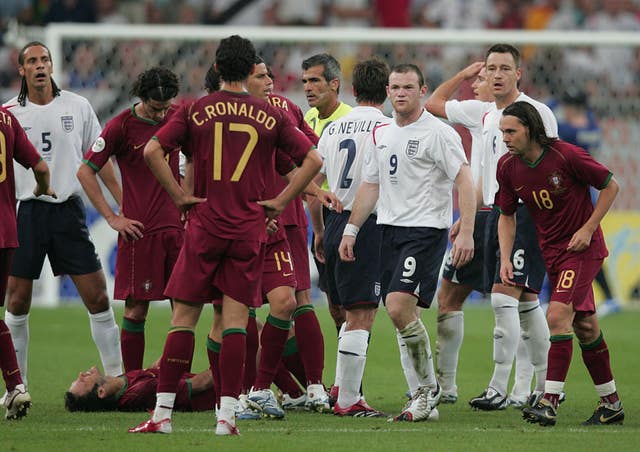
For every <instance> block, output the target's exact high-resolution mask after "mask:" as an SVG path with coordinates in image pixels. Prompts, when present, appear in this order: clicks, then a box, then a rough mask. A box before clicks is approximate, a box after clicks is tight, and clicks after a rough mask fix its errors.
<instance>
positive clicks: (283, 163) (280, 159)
mask: <svg viewBox="0 0 640 452" xmlns="http://www.w3.org/2000/svg"><path fill="white" fill-rule="evenodd" d="M294 168H295V164H294V163H293V160H291V157H290V156H289V155H288V154H287V153H286V152H284V151H283V150H281V149H276V172H277V173H278V174H279V175H281V176H286V175H287V174H289V173H290V172H291V171H292V170H293V169H294Z"/></svg>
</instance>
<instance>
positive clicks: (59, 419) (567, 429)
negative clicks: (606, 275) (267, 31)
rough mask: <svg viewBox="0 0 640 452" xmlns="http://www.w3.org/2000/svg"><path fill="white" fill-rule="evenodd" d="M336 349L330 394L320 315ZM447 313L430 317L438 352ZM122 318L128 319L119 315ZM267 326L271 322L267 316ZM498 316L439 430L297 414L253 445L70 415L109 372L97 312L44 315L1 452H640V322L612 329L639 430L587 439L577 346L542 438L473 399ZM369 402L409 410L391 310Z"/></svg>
mask: <svg viewBox="0 0 640 452" xmlns="http://www.w3.org/2000/svg"><path fill="white" fill-rule="evenodd" d="M317 312H318V314H319V317H320V318H321V322H322V326H323V331H324V333H325V342H326V347H325V349H326V355H325V356H326V366H325V373H324V378H325V383H326V384H327V385H330V384H331V382H332V379H333V371H334V366H335V348H336V339H335V329H334V328H333V327H332V326H331V322H330V319H329V315H328V311H327V310H326V309H325V308H318V309H317ZM434 314H435V313H434V312H426V313H424V314H423V317H424V319H425V321H426V323H427V328H428V329H429V331H430V333H431V341H432V344H433V343H434V342H435V331H436V329H435V318H434V317H435V315H434ZM116 315H117V318H118V319H120V318H121V316H122V311H121V309H117V313H116ZM259 315H260V316H261V317H262V318H264V313H260V314H259ZM210 316H211V311H210V308H208V309H206V310H205V312H204V313H203V315H202V318H201V322H200V325H199V329H198V332H197V336H196V353H195V357H194V364H193V370H194V371H200V370H202V369H204V368H205V367H206V366H208V363H207V358H206V353H205V348H204V347H205V346H204V344H205V339H206V333H207V328H208V324H209V321H210V318H211V317H210ZM169 317H170V311H169V309H167V308H164V307H157V308H152V310H151V311H150V314H149V319H148V321H147V352H146V356H145V363H146V364H148V363H151V362H152V361H153V360H155V359H156V358H157V357H158V356H160V354H161V352H162V346H163V343H164V339H165V335H166V331H167V325H168V322H169ZM492 317H493V316H492V313H491V310H490V309H488V308H485V307H473V306H472V307H469V308H467V309H466V311H465V323H466V325H465V326H466V333H465V341H464V345H463V349H462V353H461V356H460V365H459V369H458V386H459V388H460V389H459V391H460V399H459V401H458V403H457V404H455V405H444V406H440V420H439V421H436V422H422V423H416V424H410V423H388V422H386V420H384V419H342V418H336V417H334V416H332V415H328V414H324V415H323V414H316V413H307V412H293V413H291V412H290V413H288V414H287V417H286V419H285V420H283V421H268V420H264V421H245V422H242V421H240V422H238V424H239V427H240V430H241V433H242V436H241V437H239V438H238V437H233V438H229V437H224V438H219V437H215V435H214V434H213V426H214V417H213V414H212V413H177V414H175V415H174V418H173V430H174V432H173V434H171V435H132V434H128V433H127V428H129V427H132V426H134V425H136V424H138V423H139V422H142V421H143V420H145V419H146V418H147V415H146V414H145V413H95V414H81V413H67V412H66V411H65V410H64V407H63V394H64V392H65V390H66V389H67V388H68V386H69V384H70V382H71V381H72V380H73V379H74V378H76V376H77V374H78V372H79V371H81V370H84V369H86V368H88V367H89V366H90V365H92V364H97V363H99V358H98V354H97V351H96V349H95V346H94V344H93V342H92V340H91V337H90V332H89V322H88V319H87V314H86V311H85V310H84V309H83V308H81V307H77V306H63V307H60V308H58V309H51V310H48V309H33V310H32V313H31V346H30V360H29V386H30V392H31V395H32V397H33V400H34V404H33V407H32V409H31V411H30V412H29V415H28V416H27V417H26V418H25V419H23V420H22V421H14V422H8V421H4V420H2V421H0V450H2V451H22V450H38V451H43V450H48V451H57V450H65V451H66V450H69V451H76V450H87V451H102V450H119V451H120V450H123V451H126V450H138V451H142V450H154V451H163V450H188V451H195V450H256V451H258V450H274V451H275V450H294V451H301V450H329V449H330V448H333V449H335V450H365V451H366V450H394V449H395V450H429V451H431V450H476V451H481V450H492V451H493V450H540V451H548V450H562V451H567V450H588V449H591V450H593V451H603V450H615V451H628V450H640V408H639V406H640V384H638V374H639V373H640V359H639V358H638V352H637V348H636V347H637V344H638V334H637V330H636V326H637V325H638V324H640V312H637V311H634V312H625V313H623V314H618V315H615V316H611V317H608V318H605V319H604V320H602V322H601V323H602V327H603V330H604V333H605V337H606V339H607V342H608V344H609V348H610V350H611V358H612V365H613V370H614V374H615V376H616V383H617V385H618V388H619V392H620V395H621V397H622V400H623V403H624V407H625V412H626V416H627V420H626V421H625V424H624V425H623V426H612V427H600V428H585V427H582V426H581V425H580V423H581V422H582V421H583V420H585V419H586V418H587V417H589V416H590V415H591V412H592V411H593V409H594V408H595V405H596V402H597V396H596V394H595V390H594V388H593V384H592V383H591V381H590V379H589V376H588V374H587V371H586V369H585V368H584V365H583V364H582V360H581V357H580V350H579V348H578V346H577V344H574V359H573V363H572V366H571V370H570V372H569V377H568V382H567V385H566V392H567V397H568V399H567V401H566V402H565V403H564V404H563V405H562V406H561V408H560V411H559V420H558V425H556V426H555V427H553V428H542V427H538V426H532V425H529V424H526V423H525V422H524V421H523V420H522V419H521V417H520V412H519V411H517V410H515V409H508V410H506V411H500V412H492V413H485V412H474V411H472V410H471V409H470V408H469V406H468V405H467V400H468V399H469V398H471V397H473V396H475V395H477V394H478V393H480V392H481V391H482V389H483V388H484V387H485V385H486V384H487V383H488V381H489V379H490V376H491V372H492V369H493V363H492V358H491V343H492V339H491V336H492V335H491V330H492V327H493V318H492ZM364 388H365V393H366V395H367V401H368V402H369V403H370V404H371V405H372V406H374V407H375V408H377V409H380V410H382V411H385V412H388V413H391V414H397V413H398V412H399V411H400V408H401V407H402V405H403V404H404V401H405V397H404V393H405V391H406V385H405V383H404V377H403V375H402V371H401V368H400V364H399V358H398V352H397V344H396V339H395V334H394V332H393V328H392V327H391V323H390V321H389V319H388V317H387V315H386V313H385V312H384V311H381V312H380V314H379V317H378V319H377V320H376V324H375V327H374V332H373V337H372V341H371V346H370V348H369V356H368V362H367V369H366V372H365V377H364Z"/></svg>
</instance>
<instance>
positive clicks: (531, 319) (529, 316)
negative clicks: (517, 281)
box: [518, 300, 551, 391]
mask: <svg viewBox="0 0 640 452" xmlns="http://www.w3.org/2000/svg"><path fill="white" fill-rule="evenodd" d="M518 309H519V315H520V328H521V329H522V333H523V335H524V336H525V337H528V338H529V339H528V340H527V341H526V345H527V348H528V350H529V359H530V361H531V364H532V366H533V369H534V371H535V375H536V389H535V390H536V391H544V382H545V380H546V378H547V359H548V356H549V348H550V347H551V342H549V324H548V323H547V319H546V318H545V315H544V312H543V311H542V308H541V307H540V302H539V301H538V300H534V301H521V302H520V305H519V306H518Z"/></svg>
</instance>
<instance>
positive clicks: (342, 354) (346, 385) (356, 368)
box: [338, 330, 369, 408]
mask: <svg viewBox="0 0 640 452" xmlns="http://www.w3.org/2000/svg"><path fill="white" fill-rule="evenodd" d="M368 346H369V332H368V331H366V330H352V331H345V332H344V333H343V334H342V337H341V339H340V346H339V348H338V363H340V365H339V368H340V369H341V374H342V375H341V377H340V391H339V392H338V405H340V407H341V408H348V407H350V406H351V405H354V404H356V403H357V402H358V400H360V385H361V383H362V376H363V375H364V368H365V365H366V362H367V348H368Z"/></svg>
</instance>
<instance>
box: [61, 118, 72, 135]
mask: <svg viewBox="0 0 640 452" xmlns="http://www.w3.org/2000/svg"><path fill="white" fill-rule="evenodd" d="M60 121H61V122H62V130H64V131H65V132H67V133H69V132H72V131H73V116H71V115H69V116H60Z"/></svg>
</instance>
